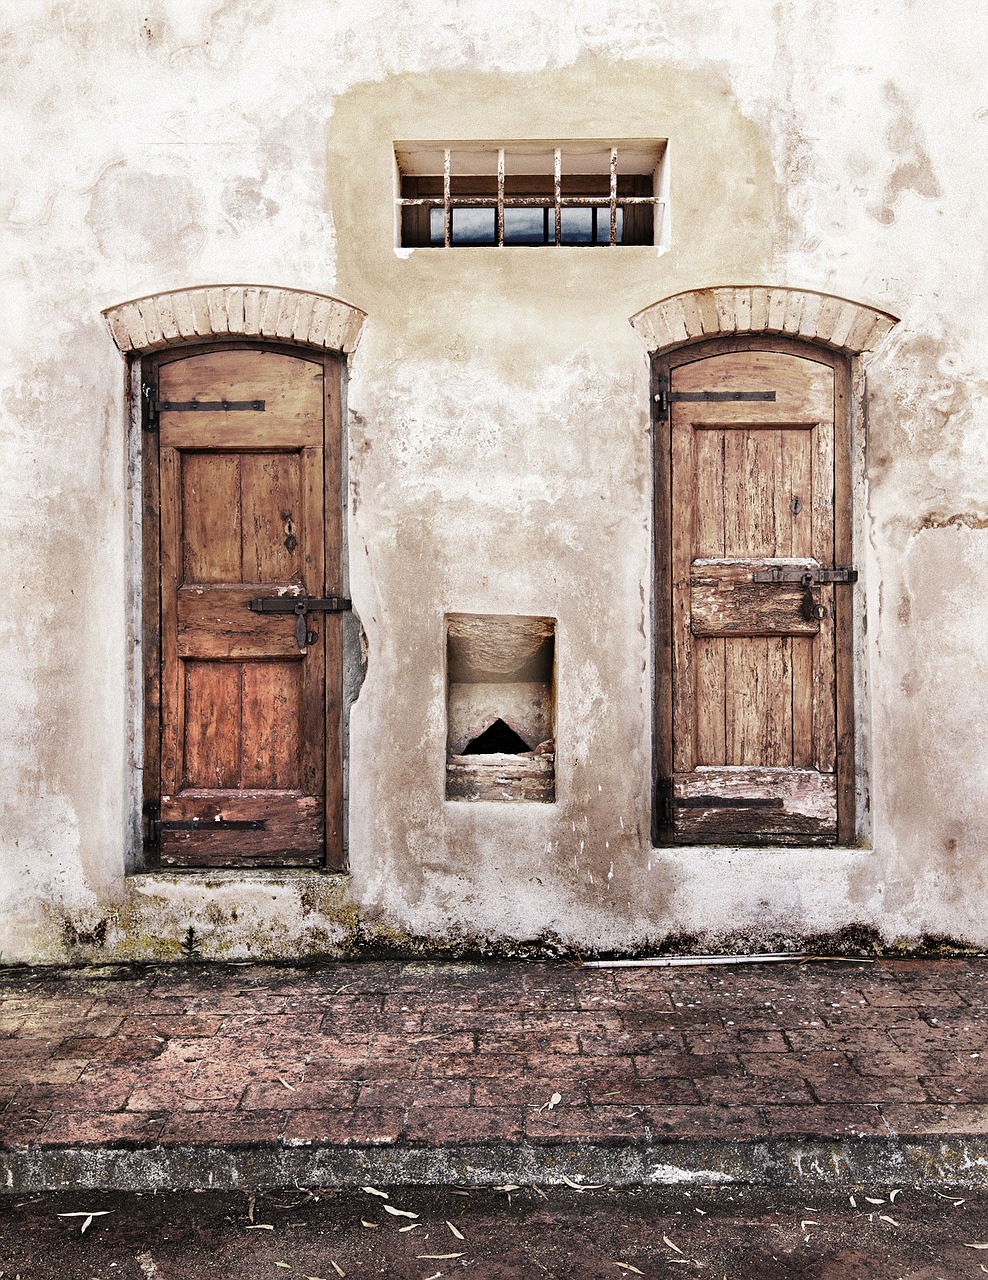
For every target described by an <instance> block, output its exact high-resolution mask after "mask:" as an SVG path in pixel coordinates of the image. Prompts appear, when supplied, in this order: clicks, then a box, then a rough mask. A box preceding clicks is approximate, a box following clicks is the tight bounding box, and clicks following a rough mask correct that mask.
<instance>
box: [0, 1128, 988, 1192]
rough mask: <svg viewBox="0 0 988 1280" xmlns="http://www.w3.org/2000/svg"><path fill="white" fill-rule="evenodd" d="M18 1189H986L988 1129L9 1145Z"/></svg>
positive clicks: (10, 1174)
mask: <svg viewBox="0 0 988 1280" xmlns="http://www.w3.org/2000/svg"><path fill="white" fill-rule="evenodd" d="M0 1182H2V1187H3V1189H4V1190H6V1191H9V1192H13V1193H17V1194H20V1193H23V1192H28V1191H32V1192H33V1191H57V1190H64V1189H66V1188H72V1189H79V1190H112V1191H159V1190H165V1189H168V1190H184V1189H189V1188H196V1187H206V1188H211V1189H215V1190H234V1189H248V1190H253V1189H258V1190H260V1189H273V1188H278V1187H295V1186H343V1187H356V1186H363V1185H365V1184H367V1183H372V1184H377V1185H384V1186H428V1185H437V1184H438V1185H443V1184H450V1183H452V1184H455V1185H460V1186H464V1187H494V1186H501V1185H503V1184H505V1183H509V1182H515V1183H518V1184H520V1185H544V1186H560V1185H566V1184H567V1183H579V1184H581V1185H584V1184H605V1185H607V1186H620V1187H628V1186H670V1185H675V1184H679V1183H685V1184H692V1185H698V1186H711V1185H727V1184H734V1185H747V1186H776V1187H780V1186H788V1187H791V1186H800V1185H806V1186H808V1187H809V1186H819V1185H826V1186H830V1187H833V1186H848V1187H851V1186H861V1185H869V1184H871V1185H882V1184H892V1183H900V1182H901V1183H905V1184H907V1185H910V1186H914V1187H929V1186H942V1185H944V1184H949V1185H953V1186H956V1187H966V1188H972V1189H984V1188H988V1138H984V1137H974V1138H954V1139H952V1140H944V1139H940V1138H925V1139H924V1138H918V1139H912V1140H909V1141H901V1140H897V1139H893V1138H888V1139H876V1138H857V1139H849V1140H846V1141H827V1140H805V1141H802V1140H801V1141H785V1140H780V1141H774V1142H773V1141H770V1142H670V1143H657V1144H652V1145H649V1146H647V1147H646V1146H641V1145H637V1144H622V1145H620V1146H615V1145H608V1144H604V1143H573V1144H565V1145H560V1146H554V1147H551V1148H547V1147H539V1146H535V1145H531V1144H525V1145H513V1146H508V1145H505V1144H500V1143H485V1144H482V1145H469V1146H459V1147H443V1148H418V1149H416V1148H407V1147H406V1148H394V1147H294V1148H293V1147H250V1146H243V1147H201V1146H195V1147H192V1146H189V1147H171V1148H163V1147H158V1148H154V1149H150V1150H149V1149H144V1150H112V1149H107V1148H99V1149H90V1150H86V1149H80V1148H71V1147H66V1148H51V1149H46V1150H34V1151H20V1152H0Z"/></svg>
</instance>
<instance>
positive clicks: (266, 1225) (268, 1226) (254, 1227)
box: [244, 1222, 274, 1231]
mask: <svg viewBox="0 0 988 1280" xmlns="http://www.w3.org/2000/svg"><path fill="white" fill-rule="evenodd" d="M244 1230H245V1231H273V1230H274V1224H273V1223H270V1222H254V1223H252V1224H251V1225H250V1226H249V1227H244Z"/></svg>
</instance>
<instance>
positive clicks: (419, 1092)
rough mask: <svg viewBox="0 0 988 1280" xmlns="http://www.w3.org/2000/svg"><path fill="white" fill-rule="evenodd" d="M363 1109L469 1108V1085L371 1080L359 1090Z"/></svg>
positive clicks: (430, 1081)
mask: <svg viewBox="0 0 988 1280" xmlns="http://www.w3.org/2000/svg"><path fill="white" fill-rule="evenodd" d="M357 1101H358V1103H359V1105H360V1106H362V1107H430V1106H436V1107H448V1106H464V1107H465V1106H467V1105H469V1102H470V1084H469V1083H468V1082H467V1081H466V1080H371V1081H368V1082H367V1083H365V1084H362V1085H361V1086H360V1094H359V1096H358V1099H357Z"/></svg>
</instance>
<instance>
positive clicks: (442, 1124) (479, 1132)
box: [404, 1106, 525, 1146]
mask: <svg viewBox="0 0 988 1280" xmlns="http://www.w3.org/2000/svg"><path fill="white" fill-rule="evenodd" d="M524 1128H525V1115H524V1111H523V1110H522V1108H521V1107H506V1106H500V1107H498V1106H471V1107H410V1108H409V1109H408V1111H407V1113H406V1115H405V1126H404V1137H405V1138H407V1139H408V1141H409V1142H427V1143H429V1144H430V1145H435V1146H448V1145H451V1144H454V1143H456V1144H459V1143H461V1142H464V1143H465V1142H489V1141H491V1140H497V1141H499V1142H517V1141H519V1140H520V1139H521V1137H522V1135H523V1133H524Z"/></svg>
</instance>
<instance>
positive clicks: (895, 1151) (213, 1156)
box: [0, 960, 988, 1190]
mask: <svg viewBox="0 0 988 1280" xmlns="http://www.w3.org/2000/svg"><path fill="white" fill-rule="evenodd" d="M986 993H988V961H983V960H949V961H926V960H914V961H880V962H876V963H874V964H870V965H867V964H860V965H859V964H853V963H827V964H810V965H796V964H789V965H773V966H759V967H755V966H749V967H746V968H739V969H714V968H708V969H679V970H675V969H645V968H633V969H612V970H584V969H578V968H572V967H569V966H566V965H563V964H555V965H548V964H534V963H523V962H499V963H492V964H489V965H473V964H436V965H430V964H425V963H416V964H398V963H378V962H354V963H335V962H334V963H327V964H323V965H318V966H309V967H305V968H287V967H281V966H278V967H272V966H244V967H241V966H214V965H207V964H202V965H189V966H182V967H177V966H176V967H164V966H162V967H156V968H151V969H143V968H140V969H134V970H128V969H125V968H114V969H112V970H89V971H86V970H69V969H63V970H52V969H21V968H10V969H5V970H0V1179H2V1178H4V1177H5V1178H6V1181H7V1185H8V1186H10V1187H13V1188H14V1189H18V1190H20V1189H32V1188H43V1187H48V1186H57V1185H66V1184H75V1185H79V1184H84V1185H120V1186H124V1187H126V1186H128V1185H134V1186H145V1185H146V1186H167V1185H197V1183H205V1181H207V1180H208V1181H209V1183H210V1185H240V1184H243V1185H246V1184H247V1183H250V1182H253V1183H254V1184H255V1185H278V1184H284V1183H285V1182H288V1183H290V1182H292V1181H296V1180H298V1181H302V1180H306V1181H310V1182H313V1181H326V1182H331V1181H341V1182H347V1181H359V1180H360V1179H365V1180H366V1179H368V1178H369V1177H371V1176H372V1175H373V1176H374V1177H377V1178H381V1179H385V1178H390V1180H392V1181H432V1180H442V1179H447V1180H463V1181H476V1182H491V1181H497V1180H498V1179H500V1180H501V1181H505V1180H508V1179H509V1178H510V1179H512V1180H516V1181H517V1180H525V1181H539V1180H547V1181H560V1180H561V1179H562V1180H564V1179H565V1178H566V1177H570V1176H572V1177H573V1178H574V1179H584V1178H589V1179H593V1180H603V1181H607V1182H611V1183H615V1182H622V1181H623V1182H630V1181H652V1182H656V1181H670V1180H671V1181H676V1180H686V1179H693V1180H698V1181H702V1180H704V1177H705V1178H706V1180H708V1181H717V1180H720V1181H728V1180H742V1181H763V1182H764V1181H776V1182H778V1181H791V1180H793V1179H799V1178H801V1177H814V1176H817V1177H828V1178H830V1179H838V1180H840V1179H843V1180H850V1181H854V1180H864V1179H863V1178H861V1177H859V1176H858V1175H859V1174H862V1173H867V1172H868V1171H869V1170H871V1169H872V1168H873V1167H874V1169H875V1170H877V1169H878V1168H879V1166H880V1167H881V1168H882V1169H883V1170H886V1171H889V1172H898V1173H899V1175H900V1176H902V1177H909V1178H911V1179H912V1180H913V1181H916V1180H921V1179H923V1178H927V1179H929V1178H938V1179H939V1178H944V1179H947V1180H953V1181H954V1182H958V1181H964V1180H965V1179H966V1180H967V1181H968V1182H971V1181H972V1180H973V1181H974V1182H977V1183H978V1185H983V1184H984V1185H988V1035H986V1031H988V1021H986V1018H985V1014H984V1004H985V995H986ZM955 1166H957V1167H956V1168H955ZM814 1170H815V1172H814ZM959 1175H963V1176H959Z"/></svg>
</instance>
